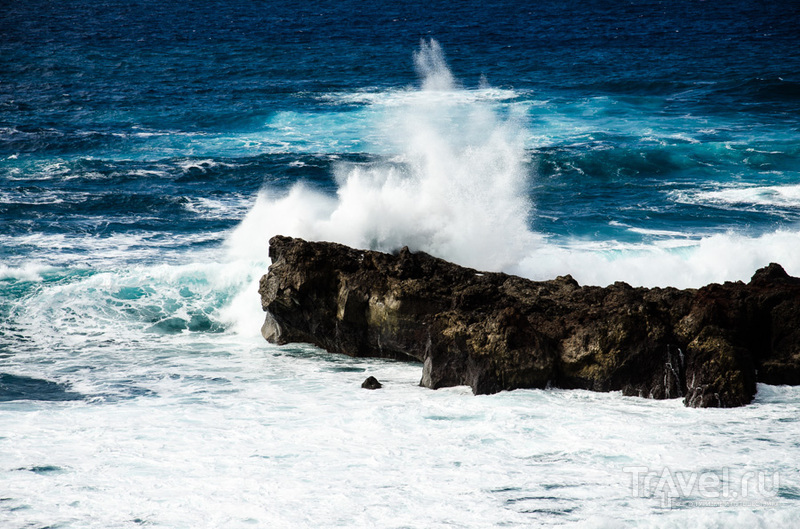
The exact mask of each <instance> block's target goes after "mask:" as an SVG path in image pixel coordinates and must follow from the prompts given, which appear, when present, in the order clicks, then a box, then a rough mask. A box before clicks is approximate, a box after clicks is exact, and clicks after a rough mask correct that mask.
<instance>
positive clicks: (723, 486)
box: [622, 466, 780, 509]
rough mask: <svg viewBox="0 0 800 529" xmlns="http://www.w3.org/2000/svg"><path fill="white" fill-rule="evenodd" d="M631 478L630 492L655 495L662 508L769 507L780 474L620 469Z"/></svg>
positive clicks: (635, 494)
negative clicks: (679, 506)
mask: <svg viewBox="0 0 800 529" xmlns="http://www.w3.org/2000/svg"><path fill="white" fill-rule="evenodd" d="M622 471H623V472H625V473H626V474H630V477H631V495H633V496H634V497H637V498H655V499H658V500H659V502H660V505H661V507H663V508H667V509H668V508H672V507H675V506H678V505H681V506H696V507H701V506H708V507H714V506H734V505H736V506H751V507H757V506H770V505H777V495H778V488H779V486H780V474H779V473H778V472H770V471H763V470H757V471H747V472H741V471H738V472H737V471H732V469H730V468H727V467H726V468H722V469H719V470H708V471H702V472H697V471H672V470H671V469H669V468H662V469H660V470H652V469H650V468H648V467H645V466H631V467H624V468H623V469H622Z"/></svg>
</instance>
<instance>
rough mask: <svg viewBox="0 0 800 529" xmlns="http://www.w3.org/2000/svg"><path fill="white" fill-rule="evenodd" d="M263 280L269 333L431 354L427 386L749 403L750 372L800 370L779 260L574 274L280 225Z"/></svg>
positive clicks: (350, 347) (387, 352)
mask: <svg viewBox="0 0 800 529" xmlns="http://www.w3.org/2000/svg"><path fill="white" fill-rule="evenodd" d="M270 257H271V258H272V262H273V264H272V266H270V268H269V272H268V274H267V275H265V276H264V277H262V278H261V283H260V288H259V293H260V294H261V303H262V307H263V309H264V310H265V311H266V313H267V316H266V320H265V322H264V326H263V327H262V334H263V335H264V337H265V338H266V339H267V340H269V341H271V342H274V343H277V344H285V343H289V342H308V343H312V344H315V345H317V346H319V347H322V348H324V349H326V350H328V351H330V352H333V353H343V354H347V355H350V356H356V357H381V358H395V359H405V360H413V361H419V362H422V363H423V372H422V381H421V384H422V385H423V386H426V387H429V388H439V387H445V386H454V385H469V386H471V387H472V390H473V392H474V393H476V394H485V393H495V392H498V391H501V390H508V389H515V388H543V387H546V386H548V385H549V386H553V387H562V388H584V389H590V390H595V391H615V390H621V391H622V392H623V393H624V394H625V395H638V396H642V397H650V398H655V399H665V398H677V397H680V398H683V400H684V403H685V404H686V405H687V406H692V407H731V406H742V405H745V404H747V403H749V402H751V401H752V399H753V396H754V395H755V392H756V382H765V383H768V384H800V279H798V278H795V277H790V276H789V275H788V274H786V272H785V271H784V270H783V268H781V267H780V266H779V265H777V264H770V265H769V266H768V267H766V268H763V269H761V270H759V271H757V272H756V274H755V275H754V276H753V278H752V280H751V281H750V282H749V283H747V284H745V283H742V282H736V283H725V284H723V285H719V284H711V285H708V286H705V287H703V288H700V289H686V290H678V289H675V288H652V289H648V288H634V287H631V286H630V285H628V284H626V283H621V282H618V283H615V284H613V285H610V286H608V287H593V286H580V285H579V284H578V283H577V282H576V281H575V280H574V279H573V278H572V277H570V276H563V277H558V278H556V279H553V280H551V281H530V280H527V279H523V278H520V277H515V276H510V275H506V274H502V273H478V272H477V271H475V270H472V269H469V268H464V267H461V266H457V265H455V264H452V263H449V262H447V261H444V260H441V259H437V258H435V257H431V256H430V255H427V254H425V253H422V252H418V253H412V252H410V251H409V250H408V248H403V249H402V250H400V251H399V252H398V253H397V254H395V255H390V254H385V253H380V252H374V251H363V250H355V249H352V248H348V247H346V246H342V245H340V244H334V243H325V242H307V241H304V240H301V239H293V238H289V237H282V236H277V237H273V238H272V239H271V240H270Z"/></svg>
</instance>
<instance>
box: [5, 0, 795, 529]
mask: <svg viewBox="0 0 800 529" xmlns="http://www.w3.org/2000/svg"><path fill="white" fill-rule="evenodd" d="M587 4H588V5H587ZM799 35H800V7H798V5H797V3H796V2H788V1H787V2H773V3H769V4H753V3H752V2H745V1H733V2H725V3H720V2H689V1H678V0H663V1H637V0H634V1H631V2H603V1H598V2H588V3H587V2H578V1H573V0H569V1H566V2H556V1H544V2H538V3H524V2H515V1H511V0H488V1H486V2H472V1H455V2H447V3H438V2H415V1H412V2H400V3H397V2H384V1H382V0H378V1H375V2H372V3H369V4H366V3H361V2H352V1H348V0H342V1H339V2H328V1H324V2H323V1H308V2H303V3H293V2H290V3H277V2H269V1H265V2H245V1H244V0H226V1H223V0H197V1H193V2H184V3H170V2H162V1H159V2H156V1H154V0H126V1H121V0H119V1H118V0H106V1H104V2H91V1H88V0H78V1H75V2H66V3H55V2H48V1H44V0H31V1H27V2H10V3H9V2H7V3H5V4H4V6H3V10H2V13H0V527H3V528H18V529H22V528H26V529H28V528H45V527H47V528H97V529H101V528H102V529H107V528H135V527H153V528H176V529H177V528H187V529H188V528H192V529H195V528H238V527H265V528H267V527H269V528H280V527H287V528H288V527H292V528H295V527H314V528H318V527H397V528H405V527H425V528H434V527H467V528H483V527H593V528H616V527H648V528H650V527H653V528H661V527H664V528H683V527H686V528H690V527H691V528H694V527H708V528H712V527H714V528H716V527H726V528H728V527H734V528H738V527H741V528H753V527H763V528H791V527H795V526H796V523H797V520H798V519H800V474H799V472H800V442H798V438H799V437H800V435H798V434H800V413H799V412H798V405H800V388H792V387H775V386H765V385H760V386H759V388H758V395H757V397H756V401H755V403H754V404H752V405H750V406H747V407H744V408H739V409H727V410H717V409H709V410H696V409H685V408H684V407H683V406H682V404H681V402H680V401H679V400H667V401H652V400H645V399H638V398H628V397H623V396H621V395H620V394H618V393H608V394H600V393H589V392H583V391H562V390H556V389H552V390H518V391H513V392H503V393H501V394H497V395H492V396H479V397H475V396H473V395H472V394H471V392H470V391H469V389H468V388H462V387H458V388H449V389H443V390H437V391H431V390H428V389H425V388H421V387H419V386H418V383H419V378H420V374H421V366H419V365H414V364H405V363H398V362H388V361H383V360H368V359H352V358H347V357H341V356H333V355H329V354H327V353H325V352H324V351H320V350H318V349H315V348H313V347H310V346H305V345H301V344H298V345H290V346H284V347H276V346H272V345H270V344H267V343H266V342H264V340H263V339H262V338H261V337H260V336H259V327H260V324H261V321H262V319H263V314H262V313H261V310H260V304H259V299H258V294H257V292H256V282H257V280H258V278H259V277H260V276H261V275H262V274H264V273H265V272H266V269H267V267H268V266H269V258H268V255H267V240H268V238H269V237H270V236H272V235H274V234H278V233H280V234H285V235H294V236H300V237H304V238H308V239H315V240H333V241H338V242H342V243H346V244H350V245H353V246H357V247H361V248H373V249H379V250H386V251H390V250H393V249H396V248H398V247H401V246H404V245H408V246H410V247H411V248H412V249H413V250H422V251H426V252H428V253H431V254H433V255H437V256H440V257H443V258H446V259H449V260H453V261H456V262H458V263H461V264H464V265H467V266H472V267H475V268H479V269H482V270H503V271H506V272H509V273H516V274H520V275H523V276H526V277H530V278H533V279H549V278H552V277H554V276H556V275H563V274H567V273H570V274H572V275H573V276H574V277H575V278H576V279H577V280H578V281H579V282H581V283H583V284H598V285H605V284H609V283H612V282H614V281H617V280H624V281H627V282H629V283H631V284H634V285H646V286H655V285H662V286H663V285H672V286H678V287H690V286H701V285H703V284H706V283H709V282H721V281H729V280H730V281H735V280H745V281H746V280H748V278H749V277H750V276H751V275H752V273H753V272H754V271H755V270H756V269H757V268H759V267H761V266H765V265H767V264H768V263H770V262H778V263H780V264H782V265H783V266H784V268H785V269H786V270H787V271H788V272H789V273H791V274H793V275H800V73H799V72H800V53H798V51H797V50H798V41H799V40H800V37H799ZM368 375H374V376H376V377H377V378H378V379H379V380H381V381H382V382H383V383H384V388H383V389H381V390H380V391H374V392H370V391H365V390H363V389H361V388H360V383H361V381H363V379H364V378H366V376H368Z"/></svg>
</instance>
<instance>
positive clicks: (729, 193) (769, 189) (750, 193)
mask: <svg viewBox="0 0 800 529" xmlns="http://www.w3.org/2000/svg"><path fill="white" fill-rule="evenodd" d="M677 196H678V198H679V200H681V201H684V202H688V203H691V204H706V203H711V204H733V205H739V206H742V205H744V206H747V205H758V206H777V207H789V208H800V185H799V184H795V185H779V186H746V187H728V188H725V189H718V190H713V191H702V192H697V193H692V194H686V193H683V194H681V195H677Z"/></svg>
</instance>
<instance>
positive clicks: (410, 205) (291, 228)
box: [229, 40, 539, 270]
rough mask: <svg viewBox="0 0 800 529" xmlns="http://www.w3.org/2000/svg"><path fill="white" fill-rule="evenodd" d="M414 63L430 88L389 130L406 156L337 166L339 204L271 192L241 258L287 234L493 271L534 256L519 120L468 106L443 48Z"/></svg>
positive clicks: (296, 190)
mask: <svg viewBox="0 0 800 529" xmlns="http://www.w3.org/2000/svg"><path fill="white" fill-rule="evenodd" d="M414 61H415V63H416V66H417V70H418V72H419V74H420V77H421V85H422V87H421V89H420V90H418V91H416V92H415V93H414V94H413V97H408V98H406V99H405V100H404V102H403V104H401V105H399V106H398V107H395V108H393V109H391V110H392V111H389V112H387V116H386V118H385V120H384V121H383V122H382V123H381V124H380V126H381V127H382V129H383V130H382V131H381V132H382V136H384V137H386V138H388V139H389V141H390V142H391V144H392V145H391V147H392V151H393V152H396V153H398V156H396V157H395V158H393V159H392V160H391V161H386V162H383V163H377V164H369V165H365V164H349V165H344V164H341V165H338V166H337V167H336V169H335V178H336V183H337V186H338V189H337V191H336V196H335V197H331V196H327V195H324V194H321V193H319V192H316V191H313V190H311V189H309V188H308V187H306V186H304V185H303V184H296V185H295V186H294V187H293V188H292V189H291V190H290V191H289V193H288V195H286V196H284V197H275V196H274V195H273V194H272V193H271V192H270V191H269V190H262V191H261V193H260V194H259V196H258V199H257V201H256V204H255V206H254V207H253V209H252V210H251V211H250V213H249V214H248V215H247V217H246V218H245V219H244V221H243V222H242V224H241V225H240V226H239V228H238V229H237V230H236V232H234V233H233V234H232V236H231V238H230V241H229V243H230V247H231V249H232V250H233V251H234V252H241V251H244V253H245V254H247V252H249V251H250V248H251V247H252V244H251V241H253V240H264V239H265V236H271V235H274V234H278V233H280V234H284V235H292V236H297V237H303V238H306V239H311V240H328V241H336V242H341V243H343V244H347V245H350V246H354V247H358V248H365V249H377V250H383V251H391V250H394V249H398V248H400V247H402V246H409V247H410V248H411V249H412V250H415V251H416V250H422V251H425V252H428V253H431V254H433V255H437V256H440V257H443V258H446V259H449V260H452V261H455V262H458V263H460V264H463V265H466V266H472V267H475V268H480V269H485V270H503V269H508V268H511V267H513V266H514V265H515V264H516V263H518V262H520V261H521V260H522V259H523V258H524V257H525V256H526V255H529V254H530V252H531V250H532V248H533V247H535V246H536V244H537V242H538V239H539V237H538V236H537V234H535V233H533V232H532V231H531V230H530V229H529V228H528V219H529V216H530V214H531V211H532V204H531V202H530V200H529V199H528V198H527V197H528V190H527V187H528V175H529V164H528V163H527V162H528V160H527V159H526V152H525V148H524V145H523V142H522V140H521V138H522V134H521V131H520V127H519V126H518V124H517V123H516V122H515V119H514V117H513V116H512V117H510V118H502V117H501V116H500V115H499V114H498V113H497V112H496V111H494V110H493V109H492V108H490V107H489V106H488V104H482V103H481V102H480V101H479V102H477V103H476V102H472V103H470V104H465V103H464V100H463V98H461V97H459V94H460V93H461V92H463V91H464V89H461V88H457V87H456V83H455V81H454V78H453V75H452V73H451V72H450V70H449V69H448V67H447V64H446V62H445V59H444V55H443V53H442V50H441V47H440V46H439V44H438V43H437V42H436V41H434V40H431V41H430V42H427V43H425V42H423V43H422V44H421V47H420V50H419V51H418V52H417V53H415V55H414ZM450 96H453V97H450Z"/></svg>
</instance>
